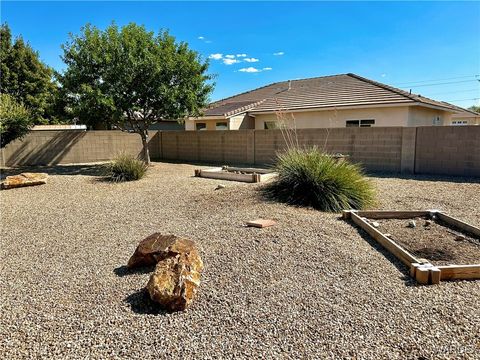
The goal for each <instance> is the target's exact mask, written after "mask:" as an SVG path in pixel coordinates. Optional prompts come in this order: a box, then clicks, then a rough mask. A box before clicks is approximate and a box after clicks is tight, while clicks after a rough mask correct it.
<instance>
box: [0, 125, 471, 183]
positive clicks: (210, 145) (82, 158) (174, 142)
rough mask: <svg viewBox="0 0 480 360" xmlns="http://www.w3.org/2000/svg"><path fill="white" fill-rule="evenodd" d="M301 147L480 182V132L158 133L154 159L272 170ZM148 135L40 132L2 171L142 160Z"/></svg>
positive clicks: (9, 152)
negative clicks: (278, 157) (292, 144)
mask: <svg viewBox="0 0 480 360" xmlns="http://www.w3.org/2000/svg"><path fill="white" fill-rule="evenodd" d="M288 137H291V139H293V140H294V139H298V145H300V146H316V147H317V148H319V149H321V150H325V151H326V152H328V153H342V154H345V155H349V156H350V160H351V161H354V162H358V163H361V164H362V165H363V166H364V168H365V169H366V170H368V171H372V172H375V171H386V172H397V173H400V172H402V173H417V174H442V175H458V176H480V126H428V127H418V128H402V127H388V128H379V127H378V128H375V127H374V128H332V129H297V130H296V132H293V131H289V132H287V133H285V132H283V133H282V132H281V131H280V130H237V131H151V132H150V140H149V149H150V154H151V157H152V159H154V160H155V159H159V160H160V159H165V160H176V161H186V162H206V163H218V164H230V165H234V164H252V165H260V166H261V165H265V164H271V163H273V162H274V161H275V154H276V153H277V152H278V151H282V150H284V149H285V148H286V147H287V146H286V140H285V138H288ZM141 151H142V143H141V140H140V136H138V135H137V134H128V133H123V132H121V131H87V132H76V131H32V132H31V133H29V134H28V135H27V136H26V137H25V138H24V139H22V140H17V141H14V142H13V143H11V144H9V145H7V147H6V148H4V149H2V150H1V152H0V164H1V165H2V166H16V165H52V164H69V163H87V162H97V161H107V160H111V159H112V158H114V157H115V156H116V155H117V154H118V153H120V152H126V153H128V154H131V155H133V156H138V155H139V154H141Z"/></svg>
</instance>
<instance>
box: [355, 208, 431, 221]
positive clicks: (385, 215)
mask: <svg viewBox="0 0 480 360" xmlns="http://www.w3.org/2000/svg"><path fill="white" fill-rule="evenodd" d="M429 213H430V211H427V210H418V211H417V210H413V211H407V210H405V211H403V210H366V211H357V212H356V214H357V215H358V216H363V217H366V218H369V219H410V218H414V217H421V216H427V215H428V214H429Z"/></svg>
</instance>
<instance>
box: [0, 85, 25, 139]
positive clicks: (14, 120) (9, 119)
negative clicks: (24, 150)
mask: <svg viewBox="0 0 480 360" xmlns="http://www.w3.org/2000/svg"><path fill="white" fill-rule="evenodd" d="M32 125H33V120H32V116H31V114H30V112H29V111H28V109H27V108H26V107H25V106H23V104H21V103H19V102H17V101H16V100H15V98H14V97H13V96H11V95H8V94H0V133H1V136H0V147H2V148H3V147H4V146H5V145H7V144H8V143H10V142H12V141H13V140H15V139H18V138H21V137H23V136H24V135H25V134H26V133H27V132H28V131H29V130H30V127H31V126H32Z"/></svg>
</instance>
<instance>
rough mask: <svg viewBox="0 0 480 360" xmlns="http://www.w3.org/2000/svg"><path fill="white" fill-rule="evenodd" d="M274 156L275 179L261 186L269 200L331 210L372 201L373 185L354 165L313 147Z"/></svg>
mask: <svg viewBox="0 0 480 360" xmlns="http://www.w3.org/2000/svg"><path fill="white" fill-rule="evenodd" d="M277 157H278V159H277V164H276V171H277V172H278V178H276V179H275V180H274V181H273V182H271V183H269V184H268V185H267V186H266V187H265V188H264V189H263V190H264V192H265V194H266V195H267V196H268V197H270V198H272V199H276V200H278V201H281V202H285V203H288V204H291V205H297V206H309V207H313V208H315V209H318V210H322V211H331V212H339V211H341V210H344V209H363V208H366V207H369V206H371V205H373V203H374V199H375V191H374V188H373V185H372V183H371V182H370V181H369V179H367V178H366V177H365V176H364V174H363V171H362V169H361V168H360V166H358V165H356V164H352V163H350V162H348V161H344V160H343V161H338V160H337V159H335V158H333V157H331V156H328V155H327V154H325V153H322V152H321V151H319V150H318V149H317V148H310V149H300V148H290V149H288V150H287V151H285V152H283V153H280V154H278V155H277Z"/></svg>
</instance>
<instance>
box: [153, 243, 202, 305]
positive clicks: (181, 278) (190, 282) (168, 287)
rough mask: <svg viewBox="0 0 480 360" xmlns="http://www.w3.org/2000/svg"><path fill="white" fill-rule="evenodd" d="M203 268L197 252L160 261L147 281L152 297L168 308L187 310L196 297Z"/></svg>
mask: <svg viewBox="0 0 480 360" xmlns="http://www.w3.org/2000/svg"><path fill="white" fill-rule="evenodd" d="M202 269H203V263H202V260H201V259H200V257H199V256H198V254H197V253H196V252H190V253H185V254H177V255H175V256H172V257H169V258H166V259H164V260H162V261H160V262H158V263H157V266H156V267H155V272H154V273H153V274H152V276H151V277H150V280H149V281H148V283H147V290H148V293H149V294H150V298H151V299H152V300H153V301H155V302H157V303H159V304H160V305H161V306H162V307H163V308H165V309H167V310H171V311H180V310H185V309H186V308H187V307H188V306H189V305H190V304H191V303H192V301H193V299H194V298H195V295H196V293H197V288H198V286H199V285H200V272H201V271H202Z"/></svg>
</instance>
